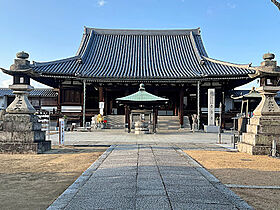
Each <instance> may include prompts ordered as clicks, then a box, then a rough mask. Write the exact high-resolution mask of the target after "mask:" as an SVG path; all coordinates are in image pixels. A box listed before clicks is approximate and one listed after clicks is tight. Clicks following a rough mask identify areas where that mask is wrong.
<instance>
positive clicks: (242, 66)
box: [202, 56, 253, 70]
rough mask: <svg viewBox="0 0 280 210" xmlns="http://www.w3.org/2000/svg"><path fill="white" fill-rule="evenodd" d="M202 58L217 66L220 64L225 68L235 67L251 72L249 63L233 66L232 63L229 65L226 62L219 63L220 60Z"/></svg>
mask: <svg viewBox="0 0 280 210" xmlns="http://www.w3.org/2000/svg"><path fill="white" fill-rule="evenodd" d="M202 58H203V59H204V60H207V61H210V62H213V63H217V64H221V65H226V66H232V67H236V68H243V69H251V70H253V69H252V68H251V65H252V63H249V64H234V63H230V62H226V61H220V60H217V59H213V58H209V57H205V56H202Z"/></svg>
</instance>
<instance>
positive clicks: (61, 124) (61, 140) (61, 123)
mask: <svg viewBox="0 0 280 210" xmlns="http://www.w3.org/2000/svg"><path fill="white" fill-rule="evenodd" d="M64 128H65V124H64V119H63V118H59V144H64Z"/></svg>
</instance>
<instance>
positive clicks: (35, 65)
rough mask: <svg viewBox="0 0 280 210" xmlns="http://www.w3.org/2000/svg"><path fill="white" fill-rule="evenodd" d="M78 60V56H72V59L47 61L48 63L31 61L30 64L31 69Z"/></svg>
mask: <svg viewBox="0 0 280 210" xmlns="http://www.w3.org/2000/svg"><path fill="white" fill-rule="evenodd" d="M79 59H80V56H72V57H69V58H64V59H60V60H54V61H48V62H36V61H33V64H31V67H37V66H45V65H50V64H56V63H62V62H66V61H72V60H79Z"/></svg>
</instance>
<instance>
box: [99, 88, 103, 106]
mask: <svg viewBox="0 0 280 210" xmlns="http://www.w3.org/2000/svg"><path fill="white" fill-rule="evenodd" d="M98 91H99V102H104V88H103V87H99V88H98Z"/></svg>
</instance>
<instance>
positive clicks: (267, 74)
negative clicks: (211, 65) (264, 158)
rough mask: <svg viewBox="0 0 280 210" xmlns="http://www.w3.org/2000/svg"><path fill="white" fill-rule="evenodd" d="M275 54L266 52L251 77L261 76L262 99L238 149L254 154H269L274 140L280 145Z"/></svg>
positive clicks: (278, 71) (279, 73)
mask: <svg viewBox="0 0 280 210" xmlns="http://www.w3.org/2000/svg"><path fill="white" fill-rule="evenodd" d="M274 58H275V56H274V54H271V53H267V54H264V56H263V59H264V61H263V62H262V63H261V66H259V67H257V68H255V70H256V72H255V74H251V75H249V76H250V77H251V78H257V77H258V78H260V87H259V88H257V89H256V90H257V91H258V92H259V93H260V94H261V96H262V100H261V102H260V104H259V105H258V106H257V108H256V109H255V110H254V112H253V117H252V118H251V119H250V121H249V124H248V125H247V133H243V135H242V141H241V142H240V143H239V144H238V150H239V151H241V152H247V153H249V154H253V155H268V154H270V152H271V147H272V141H273V140H276V142H277V145H278V147H279V146H280V108H279V106H278V105H277V103H276V101H275V99H274V97H275V95H276V94H277V92H278V91H280V87H279V86H278V81H279V79H280V67H279V66H277V62H276V61H275V60H273V59H274Z"/></svg>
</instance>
